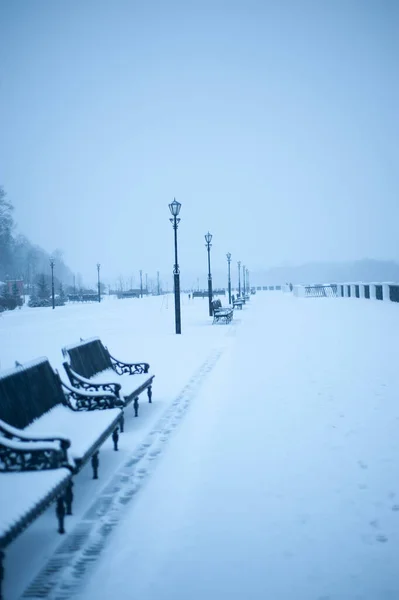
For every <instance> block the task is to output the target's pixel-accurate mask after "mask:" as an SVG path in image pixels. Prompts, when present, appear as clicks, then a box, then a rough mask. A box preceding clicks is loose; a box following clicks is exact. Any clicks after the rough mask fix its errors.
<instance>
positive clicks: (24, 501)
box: [0, 467, 72, 548]
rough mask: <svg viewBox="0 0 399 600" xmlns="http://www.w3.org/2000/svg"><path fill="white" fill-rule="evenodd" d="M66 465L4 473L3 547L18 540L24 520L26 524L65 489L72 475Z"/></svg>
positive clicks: (0, 504)
mask: <svg viewBox="0 0 399 600" xmlns="http://www.w3.org/2000/svg"><path fill="white" fill-rule="evenodd" d="M71 476H72V475H71V471H70V470H69V469H67V468H65V467H60V468H59V469H52V470H46V471H24V472H12V473H10V472H9V473H0V490H1V492H0V548H1V547H3V548H4V547H5V546H6V545H7V544H8V543H9V542H10V541H11V540H12V539H14V537H15V535H16V533H17V530H18V529H19V530H20V528H21V523H22V522H23V521H25V522H26V525H27V524H28V523H29V522H30V521H31V520H32V518H31V516H32V515H33V516H34V515H35V514H36V515H37V512H40V510H41V509H44V508H46V507H47V505H48V502H49V501H50V500H51V499H52V498H54V497H55V496H56V495H57V492H58V490H59V491H60V492H61V491H62V490H63V489H64V488H65V487H66V486H67V484H68V482H69V480H70V478H71Z"/></svg>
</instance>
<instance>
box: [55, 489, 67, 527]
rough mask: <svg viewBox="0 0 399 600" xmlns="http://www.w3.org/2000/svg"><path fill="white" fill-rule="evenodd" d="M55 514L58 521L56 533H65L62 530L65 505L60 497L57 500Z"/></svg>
mask: <svg viewBox="0 0 399 600" xmlns="http://www.w3.org/2000/svg"><path fill="white" fill-rule="evenodd" d="M55 514H56V515H57V519H58V533H65V529H64V518H65V504H64V498H63V497H62V496H60V497H59V498H57V507H56V509H55Z"/></svg>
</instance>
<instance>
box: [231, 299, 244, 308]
mask: <svg viewBox="0 0 399 600" xmlns="http://www.w3.org/2000/svg"><path fill="white" fill-rule="evenodd" d="M243 304H244V302H243V301H242V300H241V299H240V298H237V299H236V300H234V302H233V308H237V309H238V310H242V305H243Z"/></svg>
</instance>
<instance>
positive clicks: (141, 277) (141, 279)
mask: <svg viewBox="0 0 399 600" xmlns="http://www.w3.org/2000/svg"><path fill="white" fill-rule="evenodd" d="M142 297H143V269H140V298H142Z"/></svg>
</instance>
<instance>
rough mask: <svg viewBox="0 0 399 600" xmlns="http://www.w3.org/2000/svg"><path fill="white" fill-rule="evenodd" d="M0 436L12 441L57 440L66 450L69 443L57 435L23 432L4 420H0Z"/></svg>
mask: <svg viewBox="0 0 399 600" xmlns="http://www.w3.org/2000/svg"><path fill="white" fill-rule="evenodd" d="M0 436H1V437H3V438H6V439H7V440H11V441H14V442H22V443H27V442H35V443H36V442H43V443H47V442H50V443H51V442H59V443H60V446H61V448H62V449H64V450H67V448H69V446H70V445H71V442H70V441H69V440H68V439H66V438H61V437H57V436H43V435H32V434H31V433H30V434H27V433H25V432H24V431H23V430H22V429H17V428H16V427H13V426H12V425H9V424H8V423H6V422H5V421H2V420H0Z"/></svg>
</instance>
